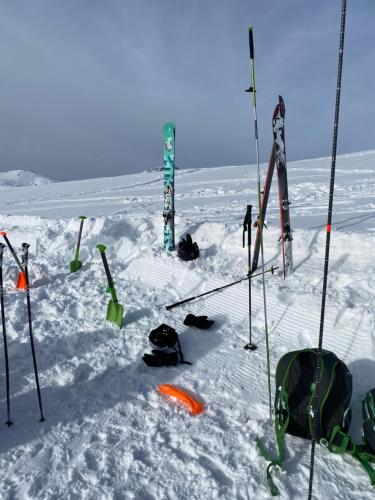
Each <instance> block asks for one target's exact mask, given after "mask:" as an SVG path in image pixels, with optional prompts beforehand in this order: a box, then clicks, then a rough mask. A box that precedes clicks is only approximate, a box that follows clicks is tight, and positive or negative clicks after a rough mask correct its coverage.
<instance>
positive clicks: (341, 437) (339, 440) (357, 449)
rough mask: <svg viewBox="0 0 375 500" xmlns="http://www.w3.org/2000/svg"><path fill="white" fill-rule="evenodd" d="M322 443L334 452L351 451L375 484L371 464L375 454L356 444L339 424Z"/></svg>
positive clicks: (373, 484)
mask: <svg viewBox="0 0 375 500" xmlns="http://www.w3.org/2000/svg"><path fill="white" fill-rule="evenodd" d="M320 444H322V445H323V446H325V447H326V448H328V450H329V451H331V452H332V453H349V454H350V455H352V457H353V458H355V459H357V460H358V461H359V463H360V464H361V465H362V467H363V468H364V469H365V471H366V472H367V475H368V477H369V478H370V481H371V485H372V486H375V470H374V469H373V467H372V466H371V462H374V461H375V455H374V454H372V453H369V450H368V449H367V448H366V447H365V446H361V445H355V444H354V443H353V441H352V440H351V437H350V436H349V434H347V433H346V432H344V431H343V430H342V429H341V427H340V426H339V425H336V426H335V427H334V428H333V429H332V432H331V436H330V439H329V441H327V440H325V439H321V440H320Z"/></svg>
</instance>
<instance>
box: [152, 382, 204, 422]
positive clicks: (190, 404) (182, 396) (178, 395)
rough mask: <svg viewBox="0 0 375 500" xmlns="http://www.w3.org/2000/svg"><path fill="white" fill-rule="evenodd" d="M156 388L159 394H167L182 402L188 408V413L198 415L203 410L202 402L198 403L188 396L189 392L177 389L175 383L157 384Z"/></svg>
mask: <svg viewBox="0 0 375 500" xmlns="http://www.w3.org/2000/svg"><path fill="white" fill-rule="evenodd" d="M157 390H158V391H159V392H160V394H163V396H168V397H171V398H172V399H177V401H179V402H180V403H182V404H183V405H184V406H186V407H187V408H188V410H190V413H191V414H192V415H199V414H200V413H202V412H203V410H204V406H203V404H202V403H200V402H199V401H197V400H196V399H194V398H193V397H192V396H190V394H187V393H186V392H185V391H183V390H182V389H179V388H178V387H176V386H175V385H172V384H164V385H158V386H157Z"/></svg>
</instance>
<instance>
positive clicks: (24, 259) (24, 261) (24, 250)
mask: <svg viewBox="0 0 375 500" xmlns="http://www.w3.org/2000/svg"><path fill="white" fill-rule="evenodd" d="M29 247H30V245H29V244H28V243H22V265H23V266H25V267H27V264H28V261H29Z"/></svg>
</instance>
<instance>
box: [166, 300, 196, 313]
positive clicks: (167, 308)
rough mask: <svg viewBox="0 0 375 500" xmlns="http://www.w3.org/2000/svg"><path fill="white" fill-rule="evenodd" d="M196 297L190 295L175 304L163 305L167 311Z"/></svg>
mask: <svg viewBox="0 0 375 500" xmlns="http://www.w3.org/2000/svg"><path fill="white" fill-rule="evenodd" d="M195 298H196V297H190V298H189V299H185V300H181V301H180V302H176V303H175V304H172V305H170V306H165V308H166V310H167V311H170V310H171V309H173V308H175V307H178V306H182V304H186V302H190V301H191V300H194V299H195Z"/></svg>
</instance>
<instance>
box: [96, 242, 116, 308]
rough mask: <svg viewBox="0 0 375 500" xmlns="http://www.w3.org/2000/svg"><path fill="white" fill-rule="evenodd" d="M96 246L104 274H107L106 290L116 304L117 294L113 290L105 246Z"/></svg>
mask: <svg viewBox="0 0 375 500" xmlns="http://www.w3.org/2000/svg"><path fill="white" fill-rule="evenodd" d="M96 248H97V249H98V250H99V252H100V255H101V257H102V261H103V266H104V270H105V274H106V275H107V281H108V291H109V293H110V294H111V297H112V300H113V302H115V303H116V304H117V302H118V300H117V295H116V290H115V284H114V283H113V279H112V276H111V271H110V270H109V266H108V261H107V256H106V254H105V248H106V247H105V246H104V245H96Z"/></svg>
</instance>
